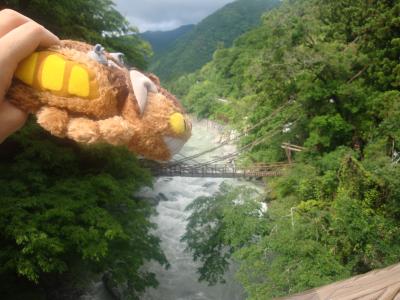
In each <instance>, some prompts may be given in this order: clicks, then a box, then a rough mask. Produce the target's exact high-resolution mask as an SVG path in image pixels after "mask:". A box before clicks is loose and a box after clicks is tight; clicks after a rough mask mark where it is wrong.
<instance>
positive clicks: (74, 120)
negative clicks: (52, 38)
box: [6, 40, 191, 161]
mask: <svg viewBox="0 0 400 300" xmlns="http://www.w3.org/2000/svg"><path fill="white" fill-rule="evenodd" d="M120 56H121V54H114V53H107V52H105V51H104V49H103V48H102V47H101V46H100V45H96V46H95V47H93V46H91V45H88V44H86V43H82V42H76V41H68V40H66V41H62V42H61V44H60V45H59V46H54V47H51V48H48V49H46V50H40V51H37V52H34V53H33V54H32V55H30V56H29V57H27V58H26V59H25V60H24V61H22V62H21V63H20V64H19V66H18V68H17V71H16V72H15V76H14V80H13V83H12V85H11V88H10V89H9V91H8V94H7V96H6V97H7V98H8V100H9V101H10V102H11V103H13V104H14V105H15V106H17V107H19V108H20V109H22V110H24V111H26V112H28V113H32V114H35V115H36V117H37V122H38V123H39V124H40V126H42V127H43V128H44V129H45V130H47V131H49V132H50V133H51V134H53V135H55V136H58V137H62V138H64V137H67V138H69V139H72V140H74V141H76V142H79V143H84V144H93V143H101V142H103V143H109V144H112V145H127V146H128V148H129V149H130V150H131V151H133V152H134V153H136V154H138V155H141V156H144V157H145V158H148V159H153V160H161V161H166V160H169V159H170V158H171V157H172V156H173V155H174V154H175V153H177V152H178V151H179V150H180V149H181V148H182V146H183V145H184V143H185V142H186V141H187V140H188V139H189V137H190V135H191V123H190V120H189V119H188V117H187V116H186V114H185V111H184V109H183V107H182V106H181V104H180V103H179V102H178V100H177V99H176V98H175V97H174V96H173V95H172V94H170V93H169V92H168V91H167V90H165V89H164V88H162V87H161V86H160V82H159V80H158V78H157V77H156V76H154V75H152V74H148V75H147V76H145V75H144V74H142V73H141V72H139V71H137V70H128V69H127V68H125V67H124V65H123V64H122V62H121V60H120Z"/></svg>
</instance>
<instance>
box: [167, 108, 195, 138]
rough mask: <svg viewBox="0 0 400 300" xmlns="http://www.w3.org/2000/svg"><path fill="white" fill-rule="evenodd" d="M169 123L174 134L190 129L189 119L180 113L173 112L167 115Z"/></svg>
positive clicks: (186, 131) (181, 133)
mask: <svg viewBox="0 0 400 300" xmlns="http://www.w3.org/2000/svg"><path fill="white" fill-rule="evenodd" d="M169 125H170V126H171V128H172V130H173V131H174V133H175V134H178V135H183V134H184V133H189V132H190V131H191V130H192V125H191V123H190V121H188V120H186V119H185V117H184V116H183V115H182V114H181V113H177V112H176V113H173V114H172V115H171V116H170V117H169Z"/></svg>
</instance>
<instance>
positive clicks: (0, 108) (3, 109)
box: [0, 101, 28, 143]
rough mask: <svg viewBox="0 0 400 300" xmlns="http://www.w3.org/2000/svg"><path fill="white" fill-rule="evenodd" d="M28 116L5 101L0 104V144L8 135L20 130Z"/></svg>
mask: <svg viewBox="0 0 400 300" xmlns="http://www.w3.org/2000/svg"><path fill="white" fill-rule="evenodd" d="M27 117H28V115H27V114H26V113H25V112H23V111H22V110H20V109H18V108H16V107H15V106H14V105H12V104H11V103H9V102H7V101H5V102H3V103H0V143H2V142H3V141H4V140H5V139H6V138H7V137H8V136H9V135H10V134H12V133H14V132H15V131H17V130H18V129H20V128H21V127H22V126H23V125H24V124H25V122H26V119H27Z"/></svg>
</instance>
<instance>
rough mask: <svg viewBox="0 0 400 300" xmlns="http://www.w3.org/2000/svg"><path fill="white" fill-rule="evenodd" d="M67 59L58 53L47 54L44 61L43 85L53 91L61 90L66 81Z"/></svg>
mask: <svg viewBox="0 0 400 300" xmlns="http://www.w3.org/2000/svg"><path fill="white" fill-rule="evenodd" d="M65 65H66V61H65V59H64V58H63V57H61V56H59V55H57V54H51V55H49V56H47V57H46V58H45V60H44V62H43V69H42V80H41V83H42V87H43V88H45V89H48V90H51V91H61V89H62V87H63V82H64V70H65Z"/></svg>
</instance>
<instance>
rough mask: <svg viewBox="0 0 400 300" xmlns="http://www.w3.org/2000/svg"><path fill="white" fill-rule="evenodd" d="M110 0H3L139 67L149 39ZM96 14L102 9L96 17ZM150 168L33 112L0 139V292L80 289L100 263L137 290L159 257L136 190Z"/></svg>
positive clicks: (27, 295) (75, 292) (148, 281)
mask: <svg viewBox="0 0 400 300" xmlns="http://www.w3.org/2000/svg"><path fill="white" fill-rule="evenodd" d="M111 3H112V2H111V1H108V0H76V1H51V3H50V2H49V1H46V0H42V1H13V0H10V1H0V8H4V7H8V8H13V9H16V10H18V11H20V12H21V13H23V14H25V15H28V16H30V17H31V18H33V19H34V20H36V21H37V22H39V23H41V24H43V25H45V26H46V27H47V28H49V29H50V30H52V31H53V32H54V33H56V34H57V35H59V36H60V37H61V38H69V39H80V40H84V41H88V42H91V43H101V44H103V45H104V46H105V47H107V48H108V49H110V48H113V49H114V50H117V51H122V52H124V53H126V54H127V57H128V59H129V61H130V62H131V63H133V64H135V65H138V66H141V67H145V59H144V56H145V55H147V53H148V51H149V49H150V47H149V46H148V44H147V43H145V42H144V41H142V40H140V39H138V38H137V37H121V36H120V37H118V36H105V35H103V32H104V31H110V32H121V33H128V32H131V31H132V30H134V29H133V28H129V26H128V23H127V21H126V20H125V19H124V18H123V17H122V16H121V15H120V14H119V13H118V12H117V11H116V10H115V8H114V7H113V6H112V5H111ZM99 16H101V18H99ZM145 185H151V176H150V174H148V173H147V172H146V171H144V170H143V169H141V168H140V167H139V164H138V161H137V160H136V158H135V157H134V155H132V154H131V153H130V152H128V150H127V149H124V148H117V147H108V146H104V145H103V146H96V147H85V146H79V145H77V144H76V143H74V142H71V141H68V140H65V139H59V138H55V137H52V136H50V134H49V133H47V132H44V131H43V130H42V129H41V128H40V127H39V126H38V125H36V122H35V121H34V120H31V121H30V122H28V124H26V125H25V126H24V128H23V129H22V130H21V131H19V132H18V133H16V134H14V135H13V136H11V137H9V138H8V139H7V140H6V141H5V142H4V143H2V144H1V145H0V187H1V189H0V245H1V247H0V266H1V267H0V294H1V298H2V299H17V300H18V299H23V300H25V299H51V300H61V299H62V300H65V299H79V298H80V296H81V294H82V293H83V292H84V291H85V289H87V288H88V286H89V285H90V284H92V282H93V281H98V280H100V278H101V276H102V275H103V274H104V273H107V277H108V278H109V280H110V281H109V282H110V285H117V284H121V285H123V286H125V287H126V288H127V289H128V290H129V291H128V292H129V297H125V299H139V294H140V293H141V292H143V291H144V289H145V288H146V287H148V286H156V285H157V281H156V279H155V274H153V273H150V272H146V271H145V270H143V268H142V266H143V265H144V263H145V262H146V261H150V260H155V261H158V262H159V263H161V264H163V265H166V264H167V262H166V258H165V256H164V254H163V252H162V250H161V248H160V245H159V239H158V238H157V237H155V236H154V235H153V233H152V232H153V229H154V227H155V225H154V224H153V223H151V222H150V216H151V214H152V212H153V208H152V207H151V206H150V205H149V204H148V203H147V202H146V201H141V200H140V199H136V198H134V197H133V193H134V192H135V191H137V190H138V189H140V188H141V187H142V186H145Z"/></svg>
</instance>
